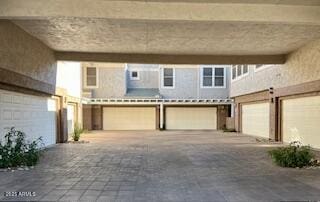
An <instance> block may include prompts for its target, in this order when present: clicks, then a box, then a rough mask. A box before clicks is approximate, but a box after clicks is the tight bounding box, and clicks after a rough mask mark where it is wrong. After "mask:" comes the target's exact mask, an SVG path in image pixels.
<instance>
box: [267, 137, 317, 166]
mask: <svg viewBox="0 0 320 202" xmlns="http://www.w3.org/2000/svg"><path fill="white" fill-rule="evenodd" d="M269 154H270V156H271V158H272V159H273V161H274V162H275V163H276V164H277V165H279V166H281V167H292V168H296V167H299V168H302V167H304V166H309V165H311V164H312V159H313V158H314V154H313V153H312V151H311V149H310V147H309V146H301V144H300V143H299V142H292V143H291V144H290V145H289V146H287V147H281V148H277V149H274V150H271V151H269Z"/></svg>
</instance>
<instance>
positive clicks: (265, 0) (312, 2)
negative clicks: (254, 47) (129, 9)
mask: <svg viewBox="0 0 320 202" xmlns="http://www.w3.org/2000/svg"><path fill="white" fill-rule="evenodd" d="M105 1H108V0H105ZM118 1H143V2H187V3H188V2H190V3H244V4H279V5H305V6H320V1H319V0H118Z"/></svg>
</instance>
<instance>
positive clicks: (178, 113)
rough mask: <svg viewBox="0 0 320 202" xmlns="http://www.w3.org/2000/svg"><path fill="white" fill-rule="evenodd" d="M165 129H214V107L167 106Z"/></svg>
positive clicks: (215, 116)
mask: <svg viewBox="0 0 320 202" xmlns="http://www.w3.org/2000/svg"><path fill="white" fill-rule="evenodd" d="M165 114H166V116H165V120H166V129H169V130H216V129H217V108H216V107H167V108H166V111H165Z"/></svg>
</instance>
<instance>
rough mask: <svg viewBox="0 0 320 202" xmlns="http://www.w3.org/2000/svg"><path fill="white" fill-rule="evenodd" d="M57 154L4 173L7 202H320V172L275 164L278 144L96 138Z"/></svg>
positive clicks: (168, 136)
mask: <svg viewBox="0 0 320 202" xmlns="http://www.w3.org/2000/svg"><path fill="white" fill-rule="evenodd" d="M84 139H86V140H89V141H90V143H87V144H61V145H57V146H55V147H53V148H50V149H49V150H48V151H47V152H46V153H45V155H44V156H43V157H42V159H41V162H40V164H39V165H38V166H36V167H35V168H34V169H33V170H30V171H15V172H0V191H2V192H4V191H21V192H22V193H23V192H32V191H34V192H35V194H36V196H32V197H3V196H1V197H2V198H1V199H2V200H12V201H17V200H43V201H56V200H61V201H77V200H83V201H95V200H98V201H148V202H149V201H195V202H199V201H288V200H291V201H292V200H295V201H297V200H298V201H302V200H303V201H307V200H314V201H315V200H320V169H315V170H311V169H309V170H308V169H285V168H279V167H277V166H275V165H273V164H272V162H271V160H270V158H269V157H268V155H267V150H269V149H270V148H271V147H274V146H275V145H272V144H268V143H261V142H260V143H257V142H256V140H255V138H253V137H248V136H243V135H236V134H227V133H221V132H213V131H193V132H190V131H178V132H177V131H166V132H160V131H147V132H135V131H131V132H93V133H90V134H86V135H85V136H84Z"/></svg>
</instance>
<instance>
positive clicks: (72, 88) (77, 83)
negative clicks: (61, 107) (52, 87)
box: [56, 61, 82, 98]
mask: <svg viewBox="0 0 320 202" xmlns="http://www.w3.org/2000/svg"><path fill="white" fill-rule="evenodd" d="M56 78H57V83H56V86H57V87H59V88H63V89H66V94H67V95H68V96H71V97H76V98H81V86H82V81H81V78H82V77H81V64H80V63H79V62H64V61H58V64H57V76H56Z"/></svg>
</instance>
